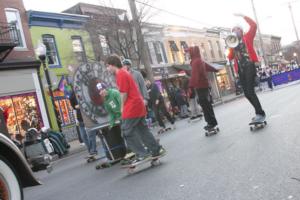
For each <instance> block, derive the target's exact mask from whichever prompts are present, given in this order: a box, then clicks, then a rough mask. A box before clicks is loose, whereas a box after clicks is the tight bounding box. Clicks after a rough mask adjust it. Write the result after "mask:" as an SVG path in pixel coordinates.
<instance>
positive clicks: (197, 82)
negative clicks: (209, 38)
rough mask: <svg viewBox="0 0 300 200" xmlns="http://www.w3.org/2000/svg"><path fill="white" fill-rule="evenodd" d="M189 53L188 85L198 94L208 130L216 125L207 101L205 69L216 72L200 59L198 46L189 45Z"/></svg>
mask: <svg viewBox="0 0 300 200" xmlns="http://www.w3.org/2000/svg"><path fill="white" fill-rule="evenodd" d="M189 54H190V57H191V66H192V73H191V79H190V83H189V86H190V87H191V88H194V89H195V90H196V92H197V94H198V98H199V103H200V106H201V107H202V110H203V114H204V119H205V121H206V122H207V125H206V126H205V127H204V129H205V130H210V129H213V128H215V127H216V126H217V125H218V122H217V120H216V117H215V113H214V110H213V107H212V104H211V102H210V101H209V83H208V78H207V71H211V72H217V70H216V69H215V68H213V67H212V66H211V65H209V64H208V63H206V62H204V61H203V60H202V59H201V55H200V50H199V47H198V46H194V47H190V48H189Z"/></svg>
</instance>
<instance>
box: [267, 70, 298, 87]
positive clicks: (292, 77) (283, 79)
mask: <svg viewBox="0 0 300 200" xmlns="http://www.w3.org/2000/svg"><path fill="white" fill-rule="evenodd" d="M272 80H273V84H274V85H275V86H276V85H281V84H285V83H288V82H291V81H296V80H300V68H299V69H294V70H292V71H289V72H284V73H281V74H276V75H273V76H272Z"/></svg>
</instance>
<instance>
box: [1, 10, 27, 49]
mask: <svg viewBox="0 0 300 200" xmlns="http://www.w3.org/2000/svg"><path fill="white" fill-rule="evenodd" d="M5 15H6V19H7V22H8V23H9V24H13V25H15V26H16V29H17V30H16V31H17V37H18V41H19V45H18V46H17V47H19V48H27V47H26V42H25V36H24V32H23V28H22V23H21V18H20V14H19V11H18V10H16V9H13V8H6V9H5Z"/></svg>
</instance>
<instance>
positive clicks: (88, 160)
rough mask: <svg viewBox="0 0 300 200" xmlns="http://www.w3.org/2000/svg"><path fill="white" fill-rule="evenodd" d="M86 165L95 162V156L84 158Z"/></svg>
mask: <svg viewBox="0 0 300 200" xmlns="http://www.w3.org/2000/svg"><path fill="white" fill-rule="evenodd" d="M85 159H86V162H87V163H91V162H94V161H96V160H97V158H96V156H90V155H89V156H86V157H85Z"/></svg>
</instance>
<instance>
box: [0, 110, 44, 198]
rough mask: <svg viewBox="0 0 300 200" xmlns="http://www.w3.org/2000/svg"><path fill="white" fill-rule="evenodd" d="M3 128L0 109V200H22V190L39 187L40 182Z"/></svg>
mask: <svg viewBox="0 0 300 200" xmlns="http://www.w3.org/2000/svg"><path fill="white" fill-rule="evenodd" d="M3 127H6V126H5V123H4V119H3V115H2V111H1V109H0V199H1V200H22V199H23V188H25V187H30V186H35V185H40V182H39V181H38V180H37V179H36V178H35V177H34V175H33V172H32V171H31V169H30V167H29V165H28V164H27V161H26V159H25V158H24V155H23V154H22V152H21V151H20V150H19V148H18V147H17V146H16V145H15V144H14V143H13V142H12V140H11V139H10V138H9V134H8V133H7V132H6V131H5V128H3ZM6 130H7V129H6Z"/></svg>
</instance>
